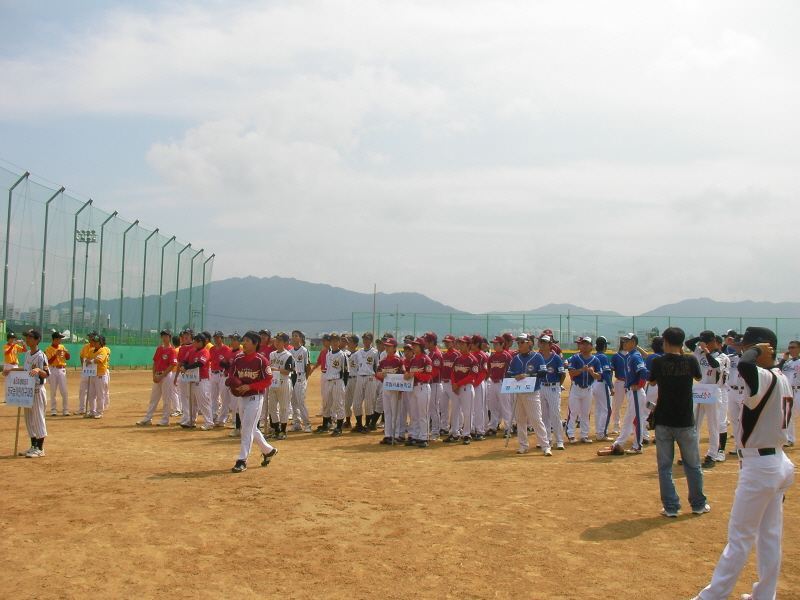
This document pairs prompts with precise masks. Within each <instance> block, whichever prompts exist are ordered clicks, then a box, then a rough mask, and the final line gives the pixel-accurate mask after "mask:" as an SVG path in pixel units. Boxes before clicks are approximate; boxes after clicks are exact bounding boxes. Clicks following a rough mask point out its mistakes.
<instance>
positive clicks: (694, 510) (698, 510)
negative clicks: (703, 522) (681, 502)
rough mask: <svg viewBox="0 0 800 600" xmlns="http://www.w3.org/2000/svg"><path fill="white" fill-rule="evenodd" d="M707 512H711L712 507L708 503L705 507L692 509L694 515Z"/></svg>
mask: <svg viewBox="0 0 800 600" xmlns="http://www.w3.org/2000/svg"><path fill="white" fill-rule="evenodd" d="M707 512H711V507H710V506H709V505H708V504H706V505H705V506H704V507H703V508H696V509H695V508H693V509H692V514H693V515H704V514H706V513H707Z"/></svg>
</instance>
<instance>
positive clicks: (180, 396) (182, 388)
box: [175, 327, 197, 425]
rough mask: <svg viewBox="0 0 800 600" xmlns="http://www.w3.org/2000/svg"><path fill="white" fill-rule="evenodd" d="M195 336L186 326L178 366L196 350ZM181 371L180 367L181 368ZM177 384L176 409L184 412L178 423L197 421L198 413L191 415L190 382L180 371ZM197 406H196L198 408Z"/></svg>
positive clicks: (182, 336)
mask: <svg viewBox="0 0 800 600" xmlns="http://www.w3.org/2000/svg"><path fill="white" fill-rule="evenodd" d="M193 336H194V332H193V331H192V329H190V328H188V327H187V328H186V329H184V330H183V331H181V346H180V348H178V366H179V367H180V365H182V364H183V363H184V362H185V361H186V359H187V358H188V356H189V354H191V353H192V352H194V344H193V343H192V337H193ZM179 372H180V368H179ZM175 385H176V387H177V388H178V393H177V394H176V395H175V397H176V398H177V402H176V405H175V406H176V411H177V412H181V413H183V417H182V418H181V420H180V421H179V422H178V425H181V424H182V423H189V422H192V423H194V422H195V419H197V413H195V414H193V415H189V408H188V407H189V384H188V383H187V382H185V381H181V380H180V377H179V375H178V373H176V374H175ZM196 408H197V407H195V409H196Z"/></svg>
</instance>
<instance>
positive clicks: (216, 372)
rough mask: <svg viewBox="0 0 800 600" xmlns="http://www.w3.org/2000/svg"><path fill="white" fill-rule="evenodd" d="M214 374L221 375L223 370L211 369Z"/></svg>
mask: <svg viewBox="0 0 800 600" xmlns="http://www.w3.org/2000/svg"><path fill="white" fill-rule="evenodd" d="M211 372H212V373H213V374H214V375H219V374H220V373H222V371H211Z"/></svg>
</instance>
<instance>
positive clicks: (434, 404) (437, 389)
mask: <svg viewBox="0 0 800 600" xmlns="http://www.w3.org/2000/svg"><path fill="white" fill-rule="evenodd" d="M428 385H430V386H431V394H430V400H429V401H428V418H429V419H430V426H431V437H437V436H438V435H439V430H440V429H442V413H441V411H440V410H439V404H440V403H441V402H442V399H443V398H444V390H443V389H442V384H441V382H439V383H430V384H428Z"/></svg>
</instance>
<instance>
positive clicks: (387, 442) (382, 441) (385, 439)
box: [378, 437, 392, 446]
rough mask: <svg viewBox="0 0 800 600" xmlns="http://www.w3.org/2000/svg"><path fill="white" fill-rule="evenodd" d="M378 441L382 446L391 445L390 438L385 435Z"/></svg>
mask: <svg viewBox="0 0 800 600" xmlns="http://www.w3.org/2000/svg"><path fill="white" fill-rule="evenodd" d="M378 443H379V444H383V445H384V446H391V445H392V438H390V437H385V438H383V439H382V440H381V441H380V442H378Z"/></svg>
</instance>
